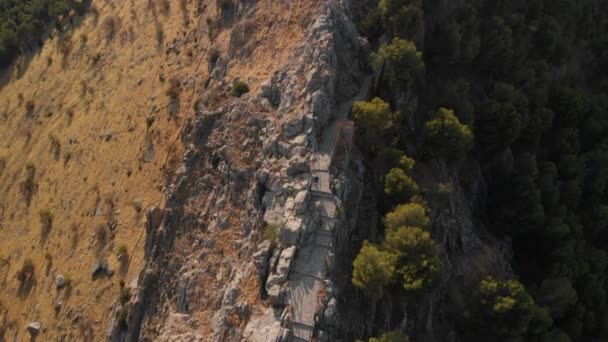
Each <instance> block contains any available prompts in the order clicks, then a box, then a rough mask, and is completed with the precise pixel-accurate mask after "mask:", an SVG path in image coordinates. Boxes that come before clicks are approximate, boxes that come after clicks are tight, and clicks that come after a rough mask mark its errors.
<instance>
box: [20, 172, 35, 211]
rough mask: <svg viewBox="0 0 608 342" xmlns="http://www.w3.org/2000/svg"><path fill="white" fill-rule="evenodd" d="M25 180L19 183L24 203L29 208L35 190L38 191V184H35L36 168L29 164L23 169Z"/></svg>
mask: <svg viewBox="0 0 608 342" xmlns="http://www.w3.org/2000/svg"><path fill="white" fill-rule="evenodd" d="M25 172H26V176H25V180H24V181H23V183H21V193H22V194H23V196H24V197H25V201H26V203H27V205H28V206H29V205H30V203H31V202H32V197H33V196H34V193H35V192H36V190H38V183H36V180H35V178H36V167H35V166H34V164H32V163H31V162H28V163H27V166H26V167H25Z"/></svg>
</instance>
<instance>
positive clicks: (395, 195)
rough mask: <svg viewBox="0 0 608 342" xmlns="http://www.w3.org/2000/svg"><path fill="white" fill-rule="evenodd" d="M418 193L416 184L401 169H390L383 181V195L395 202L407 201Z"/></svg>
mask: <svg viewBox="0 0 608 342" xmlns="http://www.w3.org/2000/svg"><path fill="white" fill-rule="evenodd" d="M419 191H420V189H419V188H418V184H416V182H415V181H414V180H413V179H412V178H411V177H410V176H408V175H407V174H406V173H405V171H403V169H400V168H392V169H391V170H390V171H389V172H388V174H387V175H386V177H385V179H384V193H385V194H387V195H388V196H389V197H391V198H392V199H394V200H395V201H407V200H409V199H410V198H412V196H414V195H416V194H418V192H419Z"/></svg>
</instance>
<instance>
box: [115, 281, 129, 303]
mask: <svg viewBox="0 0 608 342" xmlns="http://www.w3.org/2000/svg"><path fill="white" fill-rule="evenodd" d="M118 300H119V302H120V305H125V304H127V303H128V302H129V300H131V288H130V287H128V286H125V285H124V284H121V286H120V292H119V293H118Z"/></svg>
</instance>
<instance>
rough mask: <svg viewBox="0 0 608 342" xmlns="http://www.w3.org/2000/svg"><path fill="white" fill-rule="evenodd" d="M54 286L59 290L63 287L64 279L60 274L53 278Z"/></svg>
mask: <svg viewBox="0 0 608 342" xmlns="http://www.w3.org/2000/svg"><path fill="white" fill-rule="evenodd" d="M55 285H57V287H58V288H60V289H61V288H63V287H64V286H65V278H64V276H63V275H62V274H59V275H57V276H56V277H55Z"/></svg>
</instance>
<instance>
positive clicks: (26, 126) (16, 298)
mask: <svg viewBox="0 0 608 342" xmlns="http://www.w3.org/2000/svg"><path fill="white" fill-rule="evenodd" d="M216 3H217V1H215V0H212V1H211V0H202V1H169V0H157V1H154V0H125V1H118V0H93V2H92V7H91V9H90V10H89V13H88V14H87V15H86V17H85V18H84V19H82V22H81V23H80V25H77V26H76V28H75V29H74V30H71V31H69V32H67V33H65V34H63V35H61V34H58V35H56V36H55V38H54V39H53V40H51V41H47V42H46V44H45V45H44V47H43V48H42V49H41V50H40V51H38V52H37V54H35V55H32V56H28V57H27V58H26V59H25V60H23V61H21V62H20V63H19V64H20V65H17V66H16V67H15V68H13V69H11V70H8V71H1V73H3V74H0V82H2V83H0V194H1V196H0V289H2V290H1V291H0V341H2V340H13V339H15V340H18V341H21V340H26V339H27V338H28V333H27V331H26V329H25V326H26V324H27V323H28V322H30V321H39V322H41V323H42V326H43V331H42V332H41V336H40V338H39V340H44V341H53V340H57V339H58V338H61V337H65V338H67V339H68V340H89V341H99V340H103V339H105V334H106V331H107V327H108V326H109V324H110V322H111V321H112V320H113V317H115V310H116V308H117V306H118V304H120V303H119V302H120V301H124V300H126V297H128V296H126V295H125V293H124V291H125V290H124V289H125V288H131V287H133V285H134V284H133V283H134V281H135V280H136V279H137V276H138V274H139V272H140V271H141V268H142V265H143V246H142V243H141V242H142V241H143V239H142V234H143V233H144V220H145V215H144V213H143V211H144V210H145V208H147V207H149V206H152V205H156V204H160V205H162V201H163V185H164V181H165V180H166V179H167V175H168V174H170V173H171V172H172V169H173V168H174V167H175V165H177V162H178V161H179V160H180V159H181V153H182V151H183V148H182V146H181V145H180V140H179V139H178V137H179V132H180V130H181V127H182V125H183V122H184V120H185V119H186V117H187V116H190V115H192V113H193V110H192V108H193V104H194V101H195V100H196V99H197V96H196V94H198V93H200V92H202V90H203V89H204V88H205V86H206V84H208V75H207V62H208V60H209V56H208V55H207V51H210V50H211V49H214V50H213V51H217V52H214V53H213V54H214V56H212V58H213V59H214V63H215V61H216V60H217V59H218V58H220V54H229V55H230V56H229V59H230V60H231V61H230V62H229V64H228V73H227V75H226V81H227V82H226V83H230V84H232V81H233V80H235V79H240V80H243V81H244V82H245V83H247V85H248V86H249V88H250V91H251V93H252V94H256V93H257V92H258V91H259V89H260V86H261V84H262V82H264V81H266V80H268V79H269V78H270V77H271V76H272V74H273V73H274V72H275V71H276V70H277V68H278V67H279V66H281V65H282V64H283V63H284V62H285V61H286V60H287V59H288V58H289V57H290V56H291V54H292V52H293V48H294V47H295V46H296V45H297V44H298V43H299V42H300V41H301V39H302V33H303V32H302V27H305V26H306V25H307V23H308V22H309V21H310V20H312V18H314V16H313V15H311V13H312V12H313V10H314V9H315V8H316V7H317V1H310V2H308V1H303V0H302V1H294V2H293V5H288V4H286V3H284V2H275V1H269V0H268V1H260V2H259V3H258V4H257V6H258V8H257V9H256V11H255V13H254V14H253V16H252V17H250V18H248V21H249V22H248V23H246V25H244V26H238V27H237V28H231V29H226V28H224V29H222V28H221V27H218V24H217V18H218V9H217V8H216ZM235 29H237V30H244V31H243V32H236V33H237V34H238V35H242V36H246V37H247V39H246V41H245V42H244V43H245V44H243V47H244V48H246V49H248V51H245V52H243V51H242V50H238V51H230V40H231V36H232V33H233V32H232V30H235ZM210 39H212V40H213V41H210ZM243 56H246V58H243ZM226 98H229V89H227V90H226ZM218 101H221V99H218ZM197 107H198V103H197ZM234 159H235V160H238V157H236V158H234ZM234 226H237V223H234ZM226 234H227V236H226V238H227V240H228V241H229V240H230V238H232V237H231V236H230V234H231V233H230V232H227V233H226ZM220 240H221V239H220ZM178 244H179V242H178ZM225 249H226V252H227V253H232V252H234V253H236V252H235V251H232V250H231V249H232V247H229V244H227V246H226V248H225ZM98 260H105V261H107V263H108V264H109V267H110V268H111V269H113V270H114V271H115V274H114V276H113V277H111V278H108V277H101V278H99V277H98V278H96V279H93V278H92V277H91V268H92V266H93V265H95V263H96V262H97V261H98ZM60 274H61V275H63V276H64V278H65V279H66V286H65V287H63V288H62V289H58V288H57V287H56V285H55V279H56V276H57V275H60ZM118 279H125V281H126V284H128V286H127V287H124V285H123V286H117V285H116V284H117V282H118ZM121 291H122V293H121ZM251 292H252V294H251V298H252V300H254V298H255V297H256V295H257V294H255V286H252V289H251ZM109 298H110V299H112V300H108V299H109ZM112 301H113V302H112ZM58 302H61V305H60V308H59V309H57V308H58V306H57V305H56V304H57V303H58ZM201 314H202V316H204V317H210V315H211V314H212V313H211V312H205V313H201ZM201 318H202V317H201ZM201 321H205V320H201Z"/></svg>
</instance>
